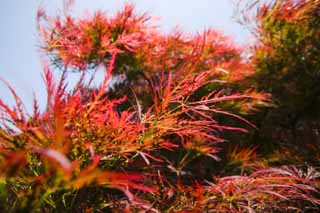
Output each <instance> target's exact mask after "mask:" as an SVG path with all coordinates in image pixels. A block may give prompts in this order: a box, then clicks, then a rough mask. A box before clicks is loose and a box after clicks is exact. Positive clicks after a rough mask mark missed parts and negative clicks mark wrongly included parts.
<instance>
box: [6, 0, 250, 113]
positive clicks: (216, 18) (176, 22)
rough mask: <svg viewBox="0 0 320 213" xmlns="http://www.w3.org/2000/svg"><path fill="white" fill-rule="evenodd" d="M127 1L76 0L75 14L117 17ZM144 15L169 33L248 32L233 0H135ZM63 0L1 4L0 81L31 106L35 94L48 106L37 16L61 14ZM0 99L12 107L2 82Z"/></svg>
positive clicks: (241, 38) (21, 0) (13, 0)
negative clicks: (42, 10)
mask: <svg viewBox="0 0 320 213" xmlns="http://www.w3.org/2000/svg"><path fill="white" fill-rule="evenodd" d="M124 2H126V1H124V0H78V1H76V4H75V6H74V8H73V11H72V12H73V14H76V15H77V16H80V15H81V14H84V12H85V11H87V12H92V11H94V10H96V9H101V10H104V11H107V12H109V13H114V12H116V11H117V9H119V8H121V6H122V5H123V4H124ZM127 2H132V3H134V4H135V5H136V7H137V10H138V11H141V12H146V11H148V12H149V13H150V14H151V15H154V16H157V17H159V18H160V20H159V25H160V26H161V29H162V30H163V31H166V32H170V30H172V29H173V28H174V27H175V26H179V28H180V29H182V30H184V31H186V32H190V33H194V32H197V31H201V30H203V29H206V28H209V27H213V28H215V29H217V30H219V31H222V32H224V33H225V34H227V35H230V36H232V37H233V38H234V39H235V40H236V41H238V42H243V41H245V39H246V38H247V37H248V32H247V31H245V29H244V28H243V27H242V26H240V25H239V24H237V23H236V22H235V20H233V19H232V15H233V5H232V3H231V0H197V1H192V0H131V1H127ZM62 5H63V4H62V0H41V1H40V0H2V1H1V7H0V27H1V33H0V45H1V48H0V77H1V78H4V79H5V80H6V81H8V82H9V83H10V84H11V85H12V86H13V87H14V88H15V89H16V91H17V93H18V94H19V95H20V96H21V97H22V100H23V102H24V104H25V105H26V107H27V108H28V109H30V108H31V103H32V97H33V92H34V93H35V94H36V97H38V99H39V100H40V101H39V102H40V105H41V106H42V108H43V107H44V105H45V99H46V93H45V90H44V84H43V81H42V78H41V71H42V69H41V64H40V60H39V56H40V53H39V50H38V46H37V45H38V36H37V30H36V23H35V18H36V13H37V9H38V7H39V6H42V7H45V8H46V9H48V11H49V12H50V13H52V14H54V13H57V12H59V11H60V12H61V11H62ZM0 99H2V100H4V101H5V102H7V103H12V98H11V96H10V93H9V91H8V90H7V89H6V88H5V87H4V85H3V83H0Z"/></svg>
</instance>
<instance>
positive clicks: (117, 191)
mask: <svg viewBox="0 0 320 213" xmlns="http://www.w3.org/2000/svg"><path fill="white" fill-rule="evenodd" d="M38 24H39V25H38V26H39V33H40V36H41V45H42V51H44V52H45V53H46V54H47V55H48V58H49V62H50V64H51V65H52V66H53V67H54V68H55V69H57V68H59V69H61V70H60V76H59V78H58V79H55V78H54V77H53V73H52V71H51V69H52V68H51V67H50V66H49V65H46V63H44V64H45V65H44V71H43V76H44V80H45V83H46V88H47V94H48V98H47V107H46V110H44V111H40V110H39V107H38V105H37V101H36V100H35V101H34V110H33V112H32V113H28V112H26V110H25V109H24V108H23V104H22V102H21V100H20V98H19V97H18V95H17V94H16V93H15V92H14V89H13V88H11V87H10V86H9V85H8V84H7V83H6V82H5V81H4V83H5V84H7V86H8V88H9V89H10V91H11V93H12V94H13V97H14V99H15V101H16V104H15V106H13V107H11V106H9V105H7V104H5V103H4V102H3V101H1V102H0V108H1V114H0V115H1V128H0V171H1V179H0V181H1V182H0V201H1V202H0V203H1V204H0V208H1V209H3V210H4V211H8V212H17V211H35V212H53V211H57V212H61V211H70V212H86V211H89V212H91V211H93V212H105V211H115V212H117V211H119V212H122V211H127V212H135V211H148V212H184V211H195V212H196V211H198V212H205V211H212V212H254V211H257V212H266V211H267V212H270V211H285V212H289V211H298V210H306V209H318V207H319V199H318V186H319V185H318V184H319V182H318V178H319V173H318V172H317V171H316V169H315V168H313V167H308V168H307V169H306V168H302V167H301V168H298V167H297V166H292V165H291V166H286V167H285V166H283V167H280V168H270V167H268V163H266V162H265V161H264V160H263V157H261V156H260V153H258V151H257V147H254V146H252V144H250V145H249V147H243V144H242V143H241V144H239V142H240V141H241V140H240V139H239V137H240V136H239V135H241V134H248V130H250V129H252V128H255V125H254V124H252V123H251V122H249V121H247V120H246V119H245V118H243V117H241V115H247V116H248V115H251V116H252V113H254V112H256V110H257V108H259V107H260V108H261V107H263V106H266V105H269V99H268V97H269V95H268V94H266V93H264V92H260V91H261V90H262V89H261V88H260V87H259V88H257V89H255V88H254V86H252V85H250V84H249V83H248V82H251V81H252V79H255V78H256V76H257V75H256V72H255V70H256V69H258V68H257V67H259V66H255V65H256V64H257V63H253V64H250V63H248V61H246V60H244V59H242V57H241V56H242V52H243V50H242V49H241V48H239V47H237V46H236V44H234V43H233V42H232V41H231V40H230V39H229V38H228V37H227V36H224V35H221V34H220V33H218V32H216V31H214V30H207V31H205V32H203V33H199V34H197V35H194V36H191V35H185V34H184V33H182V32H174V33H172V34H163V33H161V32H160V31H159V30H158V29H157V28H156V27H155V26H154V25H152V24H153V22H152V18H151V17H149V16H148V15H147V14H144V15H137V14H136V13H135V12H134V7H133V6H131V5H126V6H125V7H124V8H123V9H122V10H121V11H120V12H119V13H117V14H116V15H114V16H111V17H110V16H107V15H106V14H104V13H103V12H97V13H95V14H93V15H92V16H91V17H85V18H82V19H76V18H73V17H72V16H66V17H49V16H48V15H47V14H46V13H45V11H44V10H42V9H41V10H39V12H38ZM48 64H49V63H48ZM101 68H103V69H104V78H103V79H102V80H101V83H100V84H99V85H98V86H94V85H93V84H92V81H91V79H92V78H93V77H94V72H93V70H95V69H101ZM57 72H58V70H57ZM69 72H79V73H80V77H79V80H78V82H77V83H76V84H75V86H74V87H72V88H68V87H67V79H68V75H69ZM258 73H259V72H258ZM112 82H115V83H112ZM257 82H258V81H257ZM259 85H260V84H259ZM253 115H254V114H253ZM237 137H238V139H237ZM226 138H228V139H229V140H230V141H229V140H226ZM298 166H300V165H298Z"/></svg>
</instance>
